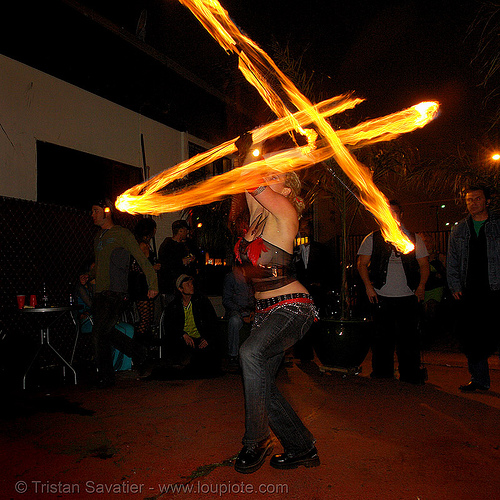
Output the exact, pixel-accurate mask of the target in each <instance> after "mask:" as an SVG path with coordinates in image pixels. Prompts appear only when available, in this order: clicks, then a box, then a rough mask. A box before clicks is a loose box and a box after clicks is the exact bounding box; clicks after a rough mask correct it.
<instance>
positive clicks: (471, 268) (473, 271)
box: [447, 186, 500, 392]
mask: <svg viewBox="0 0 500 500" xmlns="http://www.w3.org/2000/svg"><path fill="white" fill-rule="evenodd" d="M490 201H491V196H490V192H489V189H488V188H486V187H484V186H471V187H469V188H467V189H466V190H465V204H466V206H467V211H468V212H469V215H468V217H467V218H465V219H464V220H463V221H461V222H460V223H459V224H458V225H457V226H456V227H455V228H454V229H453V231H452V233H451V236H450V241H449V245H448V258H447V279H448V287H449V289H450V292H451V293H452V295H453V298H454V299H455V300H456V301H457V303H458V305H459V307H457V311H458V318H457V319H458V334H459V336H460V340H461V344H462V348H463V351H464V353H465V355H466V356H467V362H468V367H469V373H470V376H471V379H470V382H469V383H468V384H465V385H461V386H460V390H461V391H464V392H474V391H475V390H483V391H486V390H488V389H489V388H490V372H489V366H488V358H489V356H491V355H492V354H493V353H494V352H495V351H496V349H497V347H498V338H499V334H498V327H497V326H495V325H496V319H497V317H496V314H497V311H498V308H499V306H500V220H499V219H498V218H497V217H495V216H494V215H493V214H491V213H490V211H489V205H490Z"/></svg>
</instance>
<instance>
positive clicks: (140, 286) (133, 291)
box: [129, 218, 161, 345]
mask: <svg viewBox="0 0 500 500" xmlns="http://www.w3.org/2000/svg"><path fill="white" fill-rule="evenodd" d="M155 234H156V222H155V221H154V220H153V219H150V218H144V219H141V220H140V221H139V222H138V223H137V225H136V226H135V229H134V236H135V239H136V240H137V243H138V244H139V247H140V249H141V250H142V252H143V253H144V255H145V256H146V258H147V259H148V261H149V262H150V263H151V265H152V266H153V269H154V270H155V271H156V272H158V271H159V269H160V267H161V264H159V263H155V255H154V253H153V250H152V249H151V246H150V245H151V240H152V239H153V238H154V236H155ZM129 292H130V300H131V301H133V302H134V303H135V305H136V308H137V312H138V314H139V322H138V323H137V324H136V325H135V332H134V339H135V340H137V341H139V342H141V343H142V344H146V345H150V344H151V342H152V340H153V332H152V326H153V316H154V300H153V299H150V298H149V297H148V283H147V280H146V275H145V274H144V271H143V270H142V268H141V266H140V265H139V263H138V262H137V260H136V259H135V258H134V257H132V260H131V262H130V273H129Z"/></svg>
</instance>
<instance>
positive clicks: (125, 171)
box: [37, 141, 142, 209]
mask: <svg viewBox="0 0 500 500" xmlns="http://www.w3.org/2000/svg"><path fill="white" fill-rule="evenodd" d="M140 182H142V169H140V168H138V167H133V166H131V165H126V164H124V163H119V162H116V161H113V160H108V159H106V158H101V157H100V156H95V155H91V154H88V153H83V152H81V151H77V150H75V149H70V148H65V147H62V146H57V145H55V144H50V143H48V142H41V141H37V201H39V202H43V203H52V204H55V205H61V206H67V207H74V208H79V209H88V208H89V203H90V202H92V200H96V199H102V198H104V197H105V196H108V197H111V199H113V200H114V199H115V198H116V197H117V196H118V195H119V194H121V193H123V191H125V190H126V189H128V188H130V187H132V186H135V185H136V184H138V183H140Z"/></svg>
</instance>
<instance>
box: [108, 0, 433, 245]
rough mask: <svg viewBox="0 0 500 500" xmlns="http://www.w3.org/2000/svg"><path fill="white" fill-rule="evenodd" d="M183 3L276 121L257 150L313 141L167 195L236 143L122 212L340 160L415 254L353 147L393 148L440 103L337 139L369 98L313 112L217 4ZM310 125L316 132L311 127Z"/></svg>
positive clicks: (334, 102) (164, 175) (175, 171)
mask: <svg viewBox="0 0 500 500" xmlns="http://www.w3.org/2000/svg"><path fill="white" fill-rule="evenodd" d="M179 1H180V2H181V3H182V4H183V5H185V6H186V7H188V8H189V9H190V10H191V12H192V13H193V14H194V15H195V16H196V17H197V18H198V20H199V21H200V22H201V24H202V25H203V26H204V27H205V29H206V30H207V31H208V32H209V33H210V34H211V35H212V36H213V37H214V38H215V40H217V42H218V43H219V44H220V45H221V46H222V47H223V48H224V49H225V50H226V51H227V52H234V53H236V54H237V55H238V58H239V65H238V67H239V69H240V71H241V72H242V73H243V75H244V76H245V78H246V79H247V80H248V82H249V83H251V84H252V85H253V86H254V87H255V88H256V89H257V91H258V92H259V94H260V95H261V97H262V98H263V100H264V101H265V102H266V104H267V105H268V106H269V107H270V108H271V110H272V111H273V112H274V113H275V114H276V116H277V120H276V121H274V122H272V123H269V124H266V125H263V126H261V127H258V128H256V129H254V130H252V131H251V134H252V140H253V143H254V144H256V145H258V144H260V143H262V142H263V141H264V140H266V139H268V138H271V137H277V136H279V135H282V134H284V133H287V132H291V131H295V132H297V133H299V134H301V135H303V136H304V137H305V138H306V140H307V145H306V146H302V147H299V146H297V147H296V148H295V149H291V150H287V151H283V152H280V153H278V154H276V155H273V156H272V157H271V158H268V159H266V160H256V161H254V162H252V163H250V164H248V165H246V166H244V167H239V168H236V169H233V170H231V171H230V172H227V173H225V174H222V175H218V176H215V177H212V178H210V179H208V180H206V181H204V182H202V183H200V184H198V185H195V186H192V187H189V188H185V189H182V190H180V191H176V192H175V193H170V194H166V193H164V192H161V190H162V189H164V188H165V187H166V186H167V185H168V184H170V183H171V182H173V181H174V180H176V179H180V178H182V177H184V176H186V175H187V174H189V173H190V172H193V171H194V170H197V169H198V168H201V167H203V166H205V165H207V164H209V163H211V162H213V161H215V160H217V159H219V158H223V157H224V156H227V155H231V154H234V153H236V152H237V148H236V146H235V142H236V141H237V139H238V138H236V139H233V140H231V141H228V142H225V143H223V144H221V145H219V146H217V147H215V148H213V149H211V150H209V151H206V152H204V153H201V154H199V155H197V156H195V157H193V158H190V159H189V160H187V161H184V162H182V163H180V164H178V165H176V166H174V167H172V168H169V169H167V170H165V171H163V172H161V173H160V174H158V175H156V176H155V177H153V178H152V179H150V180H148V181H146V182H144V183H142V184H138V185H137V186H134V187H132V188H130V189H128V190H127V191H125V192H124V193H123V194H121V195H120V196H119V197H118V199H117V201H116V207H117V208H118V209H119V210H122V211H126V212H129V213H143V214H151V215H159V214H160V213H164V212H174V211H177V210H181V209H183V208H186V207H190V206H194V205H204V204H207V203H211V202H213V201H218V200H221V199H223V198H225V197H227V196H229V195H231V194H236V193H241V192H243V191H245V189H246V188H248V187H251V186H255V185H256V183H258V182H259V180H260V179H262V177H263V175H266V174H268V173H269V171H270V170H276V171H279V172H288V171H292V170H299V169H303V168H307V167H310V166H311V165H314V164H315V163H319V162H321V161H323V160H326V159H328V158H333V159H334V160H335V161H336V162H337V163H338V165H339V166H340V167H341V168H342V170H344V172H345V173H346V174H347V176H348V177H349V178H350V179H351V181H352V182H353V183H354V184H355V185H356V187H357V188H358V190H359V198H360V200H361V201H362V202H363V204H364V205H365V206H366V208H367V209H368V210H369V211H370V212H371V213H372V214H373V216H374V217H375V218H376V220H377V222H378V224H379V225H380V228H381V230H382V234H383V235H384V238H385V239H386V240H387V241H389V242H391V243H393V244H394V245H395V246H396V248H398V250H400V251H402V252H405V253H406V252H409V251H410V250H412V248H413V244H412V243H411V242H410V241H409V239H408V238H407V237H406V235H404V233H402V231H401V230H400V228H399V226H398V223H397V222H396V221H395V220H394V218H393V217H392V215H391V213H390V210H389V205H388V202H387V199H386V197H385V196H384V195H383V194H382V193H381V192H380V191H379V189H378V188H377V187H376V186H375V184H374V182H373V180H372V174H371V172H370V170H369V169H368V168H367V167H366V166H364V165H363V164H361V163H360V162H359V161H358V160H357V159H356V158H355V157H354V156H353V155H351V153H350V152H349V150H348V149H347V146H349V147H350V148H351V149H355V148H359V147H363V146H366V145H368V144H372V143H374V142H378V141H388V140H392V139H394V138H396V137H398V136H399V135H400V134H403V133H406V132H411V131H412V130H415V129H416V128H420V127H423V126H425V125H426V124H427V123H428V122H429V121H430V120H432V119H433V118H434V117H435V116H436V114H437V112H438V108H439V104H438V103H436V102H423V103H420V104H417V105H416V106H412V107H411V108H408V109H406V110H403V111H400V112H398V113H394V114H391V115H388V116H385V117H382V118H379V119H375V120H370V121H367V122H364V123H361V124H359V125H357V126H356V127H354V128H351V129H348V130H337V131H336V132H334V130H333V129H332V127H331V126H330V124H329V123H328V121H327V120H326V118H328V117H329V116H332V115H334V114H336V113H341V112H343V111H345V110H346V109H350V108H353V107H354V106H356V105H357V104H359V103H360V102H362V99H359V98H352V97H351V96H350V95H344V96H338V97H334V98H332V99H328V100H326V101H323V102H321V103H319V104H316V105H314V104H313V103H311V102H310V101H309V100H308V99H307V98H306V97H305V96H304V95H302V94H301V93H300V92H299V90H298V89H297V88H296V87H295V85H294V84H293V82H292V81H291V80H290V79H289V78H288V77H287V76H286V75H285V74H284V73H282V72H281V70H280V69H279V68H278V67H277V66H276V64H275V63H274V61H273V60H272V59H271V58H270V57H269V56H268V55H267V54H266V53H265V52H264V51H263V50H262V49H261V48H260V47H259V46H258V45H256V44H255V42H253V41H252V40H251V39H250V38H248V37H246V36H245V35H243V34H242V33H241V32H240V31H239V30H238V28H237V27H236V26H235V25H234V23H233V22H232V21H231V19H230V18H229V16H228V13H227V12H226V11H225V10H224V9H223V8H222V6H221V5H220V4H219V2H218V1H217V0H179ZM281 96H282V97H281ZM284 100H286V102H287V103H286V104H285V102H284ZM292 106H293V107H294V108H296V110H297V111H296V112H294V113H292V112H291V111H290V110H289V107H292ZM310 125H313V126H314V129H313V128H304V127H307V126H310ZM318 136H319V139H318Z"/></svg>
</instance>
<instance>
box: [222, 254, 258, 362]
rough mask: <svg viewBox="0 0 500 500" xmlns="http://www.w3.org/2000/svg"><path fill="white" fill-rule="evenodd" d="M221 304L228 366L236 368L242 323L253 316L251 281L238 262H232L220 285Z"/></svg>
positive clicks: (253, 301)
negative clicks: (224, 319)
mask: <svg viewBox="0 0 500 500" xmlns="http://www.w3.org/2000/svg"><path fill="white" fill-rule="evenodd" d="M222 305H223V306H224V309H225V312H226V314H225V318H226V319H227V354H228V357H229V360H228V361H229V368H230V369H233V370H235V369H238V368H239V360H238V352H239V350H240V330H241V329H242V327H243V324H244V323H252V321H253V318H254V316H255V298H254V291H253V287H252V283H251V282H250V280H249V279H248V278H247V277H246V276H245V275H244V273H243V268H242V266H241V265H239V264H238V263H235V264H233V268H232V270H231V272H230V273H228V274H226V276H225V277H224V283H223V285H222Z"/></svg>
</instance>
